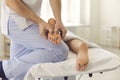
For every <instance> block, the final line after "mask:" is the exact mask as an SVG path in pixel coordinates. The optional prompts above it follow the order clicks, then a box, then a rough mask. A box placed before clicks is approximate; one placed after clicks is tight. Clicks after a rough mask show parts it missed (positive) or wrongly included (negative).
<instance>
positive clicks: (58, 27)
mask: <svg viewBox="0 0 120 80" xmlns="http://www.w3.org/2000/svg"><path fill="white" fill-rule="evenodd" d="M58 31H60V34H61V37H62V39H64V37H65V35H66V33H67V30H66V28H65V27H64V25H63V23H62V22H61V21H57V20H56V24H55V29H54V33H57V32H58Z"/></svg>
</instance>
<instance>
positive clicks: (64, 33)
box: [61, 30, 67, 39]
mask: <svg viewBox="0 0 120 80" xmlns="http://www.w3.org/2000/svg"><path fill="white" fill-rule="evenodd" d="M61 33H62V34H61V35H62V39H64V37H65V35H66V33H67V31H66V30H62V32H61Z"/></svg>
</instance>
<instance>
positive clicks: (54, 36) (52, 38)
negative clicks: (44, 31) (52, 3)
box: [47, 18, 61, 44]
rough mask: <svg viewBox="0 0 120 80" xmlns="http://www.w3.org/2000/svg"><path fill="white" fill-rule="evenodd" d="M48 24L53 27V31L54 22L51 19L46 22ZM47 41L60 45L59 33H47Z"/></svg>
mask: <svg viewBox="0 0 120 80" xmlns="http://www.w3.org/2000/svg"><path fill="white" fill-rule="evenodd" d="M48 24H49V25H50V26H51V27H53V29H54V28H55V24H56V21H55V20H54V19H53V18H50V19H49V20H48ZM47 36H48V40H49V41H51V42H52V43H53V44H60V43H61V35H60V33H59V31H58V32H57V33H54V32H53V33H49V32H48V35H47Z"/></svg>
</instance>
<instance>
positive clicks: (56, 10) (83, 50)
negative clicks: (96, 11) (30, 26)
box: [6, 0, 88, 70]
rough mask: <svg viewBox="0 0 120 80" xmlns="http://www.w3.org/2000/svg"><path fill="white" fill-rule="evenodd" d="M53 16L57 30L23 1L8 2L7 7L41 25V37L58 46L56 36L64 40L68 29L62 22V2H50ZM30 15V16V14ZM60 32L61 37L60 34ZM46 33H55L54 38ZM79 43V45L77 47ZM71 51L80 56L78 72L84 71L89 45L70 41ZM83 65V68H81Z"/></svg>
mask: <svg viewBox="0 0 120 80" xmlns="http://www.w3.org/2000/svg"><path fill="white" fill-rule="evenodd" d="M49 1H50V4H51V7H52V10H53V14H54V16H55V19H56V24H55V28H53V27H51V26H50V25H49V24H48V23H47V22H45V21H44V20H42V19H41V18H40V17H39V16H37V15H36V14H35V13H34V12H33V11H32V10H31V9H30V8H29V7H28V6H27V5H25V4H24V3H23V2H22V0H6V5H7V6H8V7H9V8H11V9H12V10H14V11H15V12H16V13H17V14H19V15H21V16H23V17H25V18H27V19H29V20H31V21H33V22H35V23H37V24H38V25H39V31H40V34H41V36H43V37H45V38H49V39H50V40H51V42H53V43H56V44H58V40H56V39H55V38H56V34H57V36H59V40H61V39H63V38H64V37H65V35H66V32H67V31H66V29H65V27H64V25H63V23H62V21H61V0H49ZM23 11H24V12H23ZM28 13H29V14H28ZM58 31H60V33H61V35H62V36H61V35H60V34H58ZM46 32H49V33H50V35H51V34H52V35H53V33H54V36H51V37H50V36H49V34H48V35H46ZM74 43H77V44H79V45H77V46H76V44H74ZM67 44H68V45H69V47H70V49H71V50H73V51H74V52H76V51H77V52H76V54H77V55H78V57H77V59H76V68H77V70H84V69H85V68H86V65H87V63H88V54H87V45H86V44H85V43H84V44H83V42H82V41H80V40H70V41H68V42H67ZM81 65H82V66H81Z"/></svg>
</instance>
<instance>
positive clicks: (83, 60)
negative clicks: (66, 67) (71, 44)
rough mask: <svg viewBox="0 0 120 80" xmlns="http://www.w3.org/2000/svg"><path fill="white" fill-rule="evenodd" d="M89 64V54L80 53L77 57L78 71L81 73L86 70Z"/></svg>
mask: <svg viewBox="0 0 120 80" xmlns="http://www.w3.org/2000/svg"><path fill="white" fill-rule="evenodd" d="M78 54H79V53H78ZM88 62H89V59H88V54H86V53H80V54H79V55H78V56H77V59H76V68H77V70H79V71H83V70H85V69H86V68H87V65H88Z"/></svg>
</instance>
